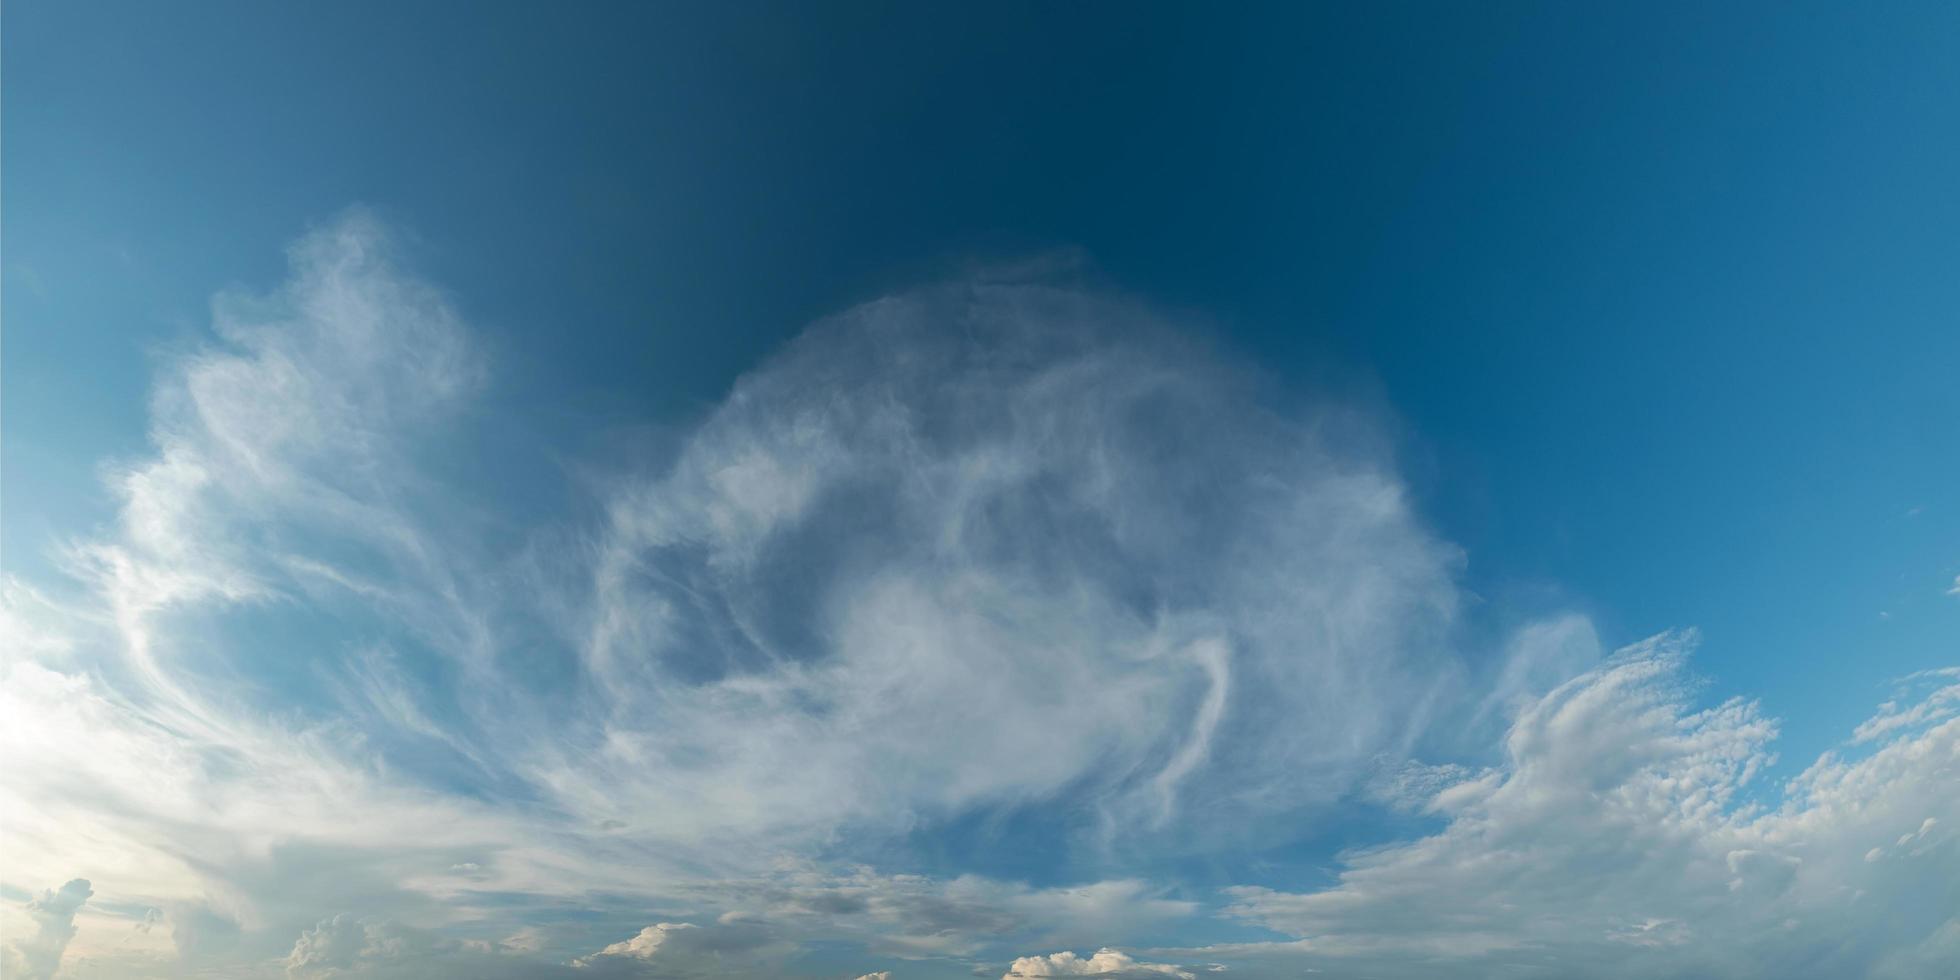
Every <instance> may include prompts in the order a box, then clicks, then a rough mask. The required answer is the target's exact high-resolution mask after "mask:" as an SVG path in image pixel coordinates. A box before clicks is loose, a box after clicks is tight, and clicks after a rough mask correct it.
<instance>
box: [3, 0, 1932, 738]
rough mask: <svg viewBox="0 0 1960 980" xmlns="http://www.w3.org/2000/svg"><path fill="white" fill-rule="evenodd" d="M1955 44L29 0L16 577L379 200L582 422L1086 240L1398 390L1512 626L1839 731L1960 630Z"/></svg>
mask: <svg viewBox="0 0 1960 980" xmlns="http://www.w3.org/2000/svg"><path fill="white" fill-rule="evenodd" d="M1956 34H1960V9H1956V8H1955V7H1954V6H1953V5H1950V4H1908V3H1885V4H1878V5H1835V6H1826V5H1814V4H1796V5H1792V4H1744V3H1729V4H1716V5H1707V4H1688V3H1662V4H1631V3H1623V4H1525V3H1502V4H1474V5H1472V4H1456V5H1451V4H1366V5H1364V4H1345V5H1332V4H1322V5H1307V4H1286V5H1238V6H1227V7H1224V8H1217V7H1211V8H1206V9H1203V10H1199V9H1197V8H1186V9H1183V10H1178V9H1171V8H1156V7H1153V6H1150V5H1115V4H1072V5H1022V4H998V5H986V6H984V7H982V6H979V5H974V6H969V7H965V8H961V9H947V8H946V7H945V6H944V5H924V6H921V5H876V4H869V3H852V4H790V5H780V6H762V5H754V4H738V5H705V4H702V5H655V6H635V7H628V6H625V5H619V6H615V7H600V6H595V5H580V6H574V7H571V8H562V9H547V8H546V7H543V6H539V5H526V6H520V5H493V4H477V5H465V6H455V7H445V6H440V5H436V4H381V3H332V4H326V3H321V4H258V3H212V2H200V3H196V4H101V3H32V2H18V3H12V4H9V5H8V10H7V30H6V34H5V52H4V57H5V62H4V64H5V92H6V105H5V110H6V111H5V119H4V127H5V129H4V139H5V143H4V145H5V152H6V158H5V172H4V181H5V184H4V192H5V200H4V205H5V221H6V224H5V235H6V238H5V248H6V279H5V284H4V285H5V310H4V313H5V322H6V328H7V332H6V348H5V355H6V382H7V384H6V388H5V412H6V414H5V419H6V433H5V435H6V444H7V453H8V459H7V467H6V474H5V480H6V486H5V490H6V514H5V530H6V547H7V552H8V554H7V561H8V564H9V566H10V567H12V568H32V567H36V566H38V564H39V562H40V558H39V555H40V553H41V552H42V550H43V548H44V545H45V543H46V542H48V541H49V540H51V539H53V538H56V537H59V536H62V535H68V534H73V533H76V532H77V530H78V529H81V528H86V527H87V526H88V525H89V524H91V523H93V522H97V521H100V520H103V519H105V518H106V515H107V514H108V506H109V505H108V501H107V500H106V498H104V497H102V496H101V495H100V494H99V492H97V491H92V490H91V489H90V488H91V487H92V486H93V479H94V478H93V473H94V468H95V467H96V466H97V465H98V461H99V460H101V459H103V458H105V457H118V456H128V455H131V454H134V453H137V452H139V451H140V450H141V448H142V446H143V439H144V427H145V422H144V411H145V398H144V396H143V394H142V393H143V392H144V391H145V390H146V384H147V379H148V378H149V376H150V374H151V371H152V369H153V367H154V356H155V354H156V352H157V351H159V350H167V349H171V348H173V347H180V346H182V345H184V344H187V343H192V342H195V341H196V340H197V339H198V338H199V337H200V336H201V331H202V330H203V324H204V322H205V320H206V307H207V303H208V298H209V296H210V294H211V293H212V292H213V290H214V289H217V288H220V287H223V286H225V285H227V284H232V283H247V284H254V285H259V286H262V285H264V284H266V283H269V282H272V281H276V279H277V278H278V277H279V275H280V268H281V263H282V258H281V255H280V252H279V249H280V246H281V245H282V244H283V243H285V242H287V241H290V240H291V239H292V237H293V236H294V235H295V234H296V233H297V232H298V231H299V230H302V229H304V228H306V227H308V226H310V225H317V224H318V223H320V222H322V221H324V220H326V219H327V218H329V217H331V216H332V215H334V214H336V213H338V212H339V211H340V209H342V208H344V207H345V206H347V205H348V204H350V203H355V202H362V203H365V204H367V205H369V206H371V207H373V208H375V209H376V210H377V211H378V212H379V213H380V214H382V215H383V216H385V217H386V219H387V220H389V221H390V222H391V223H393V224H395V225H396V226H397V227H400V228H403V229H407V230H408V231H409V232H411V233H412V234H413V235H414V236H415V253H416V259H417V265H418V268H420V269H421V270H422V271H423V272H424V273H425V274H427V275H428V276H429V278H431V279H432V280H434V281H436V282H439V283H442V284H444V286H445V287H447V288H448V289H450V290H452V291H453V293H454V296H455V299H456V302H457V303H458V304H459V305H460V306H461V307H462V309H463V310H464V312H465V313H466V314H467V315H468V316H469V317H470V318H471V319H472V321H473V322H474V323H476V324H477V325H478V326H479V327H480V328H482V329H484V330H485V331H486V332H487V333H488V334H489V335H490V337H491V338H492V343H493V345H494V346H495V348H496V352H497V358H498V371H499V378H500V380H499V384H500V385H502V386H503V389H502V390H503V391H504V392H505V393H506V395H508V396H509V397H508V400H507V401H505V402H504V403H503V405H504V410H505V411H507V412H508V414H509V419H510V420H511V424H513V425H521V426H522V427H524V429H525V430H526V431H529V432H531V433H533V434H534V435H535V436H536V438H537V439H538V440H539V441H548V442H562V441H564V440H573V441H576V440H578V439H582V438H587V436H584V435H581V434H583V433H590V432H592V431H594V430H595V429H604V428H606V427H607V426H613V425H620V426H624V425H630V424H637V423H638V422H640V421H642V420H645V419H648V418H654V419H661V420H668V421H675V422H678V421H684V420H686V419H688V418H690V417H692V416H694V415H697V414H698V413H699V412H701V411H702V410H704V408H705V407H706V406H708V405H710V404H712V403H713V401H714V400H715V399H717V398H718V397H719V396H720V394H721V393H722V392H723V391H725V390H726V388H727V386H728V385H729V384H730V382H731V381H732V379H733V378H734V377H735V376H736V375H737V374H738V373H739V372H740V371H742V370H743V369H745V368H747V367H749V366H751V365H753V364H754V363H755V362H756V361H758V360H759V359H760V358H762V357H763V356H765V355H766V354H767V353H768V352H769V351H771V350H773V349H774V348H776V347H777V345H779V344H780V343H781V342H782V341H783V340H784V339H786V338H787V337H789V336H791V335H793V334H794V333H795V332H796V331H797V330H799V329H800V327H801V326H802V325H803V324H804V323H806V322H807V321H809V320H811V319H812V318H815V317H817V316H820V315H823V314H826V313H829V312H833V311H835V310H837V309H840V308H842V307H844V306H846V305H848V304H850V303H852V302H855V301H859V300H862V299H866V298H869V297H872V296H876V295H878V294H880V293H882V292H885V291H888V290H891V289H894V288H900V287H904V286H908V285H911V284H913V283H916V282H919V281H922V280H926V279H930V278H932V277H934V276H937V275H940V274H944V273H946V272H948V271H951V270H955V269H958V268H960V267H962V266H963V265H965V264H967V263H971V262H974V261H991V260H999V259H1011V258H1017V257H1022V256H1026V255H1029V254H1039V253H1042V252H1045V251H1048V250H1052V249H1057V248H1079V249H1080V250H1082V252H1083V253H1084V254H1085V255H1086V256H1088V258H1089V260H1090V261H1092V262H1093V263H1094V265H1095V267H1096V268H1097V269H1098V270H1099V272H1100V274H1101V276H1102V277H1103V278H1105V279H1106V280H1107V281H1108V282H1110V283H1112V284H1114V285H1116V286H1118V287H1120V288H1122V289H1125V290H1127V291H1130V292H1132V293H1135V294H1137V295H1140V296H1142V297H1145V298H1146V299H1148V300H1150V301H1153V302H1156V303H1158V304H1162V305H1165V306H1168V307H1172V308H1177V309H1183V310H1189V311H1194V312H1195V313H1196V314H1198V315H1200V316H1202V317H1205V318H1207V319H1208V321H1209V322H1211V323H1213V324H1214V326H1215V330H1216V332H1217V333H1218V335H1219V336H1220V338H1221V344H1222V346H1224V347H1226V348H1228V349H1233V350H1236V351H1239V352H1241V353H1243V354H1245V355H1247V356H1249V357H1251V358H1254V359H1256V360H1257V361H1258V362H1260V363H1261V364H1263V365H1264V367H1265V368H1266V369H1267V370H1269V371H1270V372H1271V374H1272V375H1274V376H1275V377H1277V378H1279V379H1280V380H1281V381H1282V382H1283V383H1288V384H1298V385H1303V386H1304V385H1314V386H1319V385H1334V386H1337V387H1343V388H1347V389H1350V390H1351V391H1354V392H1360V393H1361V396H1363V397H1368V398H1371V399H1376V400H1378V401H1379V403H1381V404H1383V405H1385V406H1387V407H1388V408H1389V409H1390V410H1392V411H1393V412H1394V413H1396V415H1397V417H1398V418H1399V420H1400V422H1401V423H1402V425H1403V427H1404V434H1405V436H1406V445H1405V454H1406V456H1407V460H1408V462H1407V467H1408V469H1409V471H1410V472H1411V473H1412V474H1414V478H1415V480H1416V482H1417V486H1418V489H1419V491H1420V493H1421V496H1422V501H1421V503H1422V509H1423V512H1424V514H1425V515H1426V517H1427V518H1428V519H1429V520H1430V521H1431V522H1433V523H1434V524H1435V526H1437V527H1438V528H1439V530H1440V532H1441V533H1442V534H1443V535H1444V536H1445V537H1446V538H1448V539H1450V540H1453V541H1455V542H1457V543H1459V544H1461V545H1462V546H1463V547H1464V548H1465V549H1466V550H1467V553H1468V556H1469V564H1468V569H1467V573H1466V581H1467V582H1468V583H1469V584H1470V586H1471V587H1472V588H1473V589H1474V590H1475V591H1477V592H1478V593H1480V594H1482V595H1485V596H1487V597H1489V598H1491V599H1493V600H1497V601H1496V602H1494V603H1493V606H1492V608H1493V609H1501V610H1505V611H1504V612H1492V613H1490V615H1492V616H1494V617H1496V618H1500V619H1501V618H1504V617H1506V616H1511V617H1515V616H1518V615H1522V614H1524V613H1526V612H1529V611H1532V610H1535V609H1538V608H1548V607H1551V606H1554V605H1567V604H1575V603H1576V604H1578V605H1580V606H1582V607H1584V608H1587V609H1589V610H1590V611H1591V612H1592V613H1593V614H1594V615H1595V616H1596V617H1597V618H1598V619H1599V621H1600V622H1601V623H1602V626H1603V629H1604V630H1605V631H1606V633H1607V636H1606V639H1607V640H1608V641H1609V643H1615V642H1622V641H1627V640H1631V639H1635V638H1638V637H1640V636H1644V635H1647V634H1649V633H1651V632H1654V631H1656V630H1659V629H1663V628H1668V627H1674V626H1690V625H1692V626H1699V627H1700V628H1701V629H1702V630H1703V631H1704V633H1705V635H1706V641H1707V642H1706V645H1705V648H1704V650H1703V652H1702V654H1701V656H1700V657H1699V659H1698V660H1697V665H1698V667H1699V669H1701V670H1702V671H1703V672H1704V673H1706V674H1707V675H1709V676H1711V677H1713V678H1714V679H1715V680H1716V689H1717V690H1718V691H1719V692H1722V693H1728V692H1732V691H1744V692H1751V693H1754V694H1759V695H1761V696H1762V697H1763V698H1764V700H1765V704H1766V706H1767V708H1768V709H1769V710H1770V711H1771V712H1772V713H1774V714H1777V715H1780V716H1783V717H1786V718H1795V719H1800V720H1801V722H1800V723H1799V724H1792V725H1791V726H1789V733H1788V735H1787V736H1786V747H1787V748H1788V749H1789V750H1790V753H1791V755H1793V756H1794V757H1795V758H1798V759H1804V758H1808V757H1809V756H1810V755H1811V754H1812V753H1813V752H1814V751H1815V750H1816V749H1818V748H1821V747H1823V746H1825V745H1827V744H1829V743H1830V742H1832V741H1834V740H1835V739H1837V738H1839V737H1841V736H1842V734H1843V733H1844V732H1845V731H1847V730H1848V728H1849V726H1850V725H1851V724H1853V723H1855V722H1856V720H1857V719H1859V718H1861V717H1863V716H1864V714H1865V713H1866V712H1867V711H1868V710H1869V708H1870V705H1871V703H1872V702H1873V701H1874V700H1876V699H1877V698H1878V697H1880V696H1881V694H1882V690H1881V684H1882V681H1883V679H1884V678H1887V677H1890V676H1893V675H1897V674H1900V673H1903V672H1905V671H1908V670H1912V669H1917V668H1920V667H1924V666H1930V665H1932V664H1934V663H1937V662H1940V661H1941V660H1942V658H1950V656H1951V655H1952V653H1953V643H1954V638H1955V637H1956V636H1960V600H1955V599H1953V598H1951V597H1948V596H1946V595H1944V594H1943V593H1944V591H1945V589H1946V588H1947V587H1948V585H1949V584H1950V583H1951V582H1952V580H1953V577H1954V575H1955V573H1956V572H1960V492H1957V491H1960V329H1957V328H1960V319H1957V317H1960V274H1956V272H1960V262H1957V261H1956V260H1960V182H1956V181H1955V179H1954V175H1955V174H1956V173H1960V58H1954V57H1953V56H1952V55H1953V45H1954V38H1955V36H1956ZM505 475H506V476H508V477H509V478H511V479H515V480H520V481H522V480H528V479H531V477H529V476H527V475H526V474H522V473H510V474H505ZM549 483H550V481H545V480H540V481H539V486H540V487H545V486H548V485H549ZM539 492H541V493H543V492H548V491H546V490H543V489H541V490H540V491H539ZM1881 613H1885V614H1887V615H1886V616H1885V617H1884V618H1882V617H1881Z"/></svg>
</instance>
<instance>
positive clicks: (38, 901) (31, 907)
mask: <svg viewBox="0 0 1960 980" xmlns="http://www.w3.org/2000/svg"><path fill="white" fill-rule="evenodd" d="M93 894H95V890H94V889H93V888H92V887H91V886H90V885H89V882H88V879H86V878H76V879H73V880H71V881H69V882H68V883H67V884H65V885H62V886H61V887H60V888H59V889H56V890H53V891H46V892H42V893H41V895H40V897H39V898H35V899H33V900H31V901H29V902H28V903H27V907H26V911H27V917H28V919H30V920H31V921H32V922H33V923H34V934H33V935H31V936H22V937H20V938H18V939H15V940H14V941H12V942H11V943H8V944H7V947H6V949H5V951H4V953H5V956H4V962H5V965H6V969H5V970H4V971H0V972H4V973H5V974H6V975H7V976H10V977H16V978H19V980H48V978H50V977H53V976H54V975H55V974H56V973H57V972H59V971H60V970H61V957H62V954H64V953H66V952H67V951H68V943H69V941H70V940H72V939H74V938H75V913H76V912H79V911H81V908H82V905H83V903H85V902H87V901H88V900H89V896H91V895H93Z"/></svg>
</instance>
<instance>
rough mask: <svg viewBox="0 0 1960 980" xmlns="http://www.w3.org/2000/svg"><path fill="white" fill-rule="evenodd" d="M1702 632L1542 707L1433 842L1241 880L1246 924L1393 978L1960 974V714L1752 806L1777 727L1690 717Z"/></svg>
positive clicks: (1457, 804) (1932, 715)
mask: <svg viewBox="0 0 1960 980" xmlns="http://www.w3.org/2000/svg"><path fill="white" fill-rule="evenodd" d="M1691 640H1692V638H1691V637H1689V636H1684V635H1669V636H1663V637H1659V638H1656V639H1654V640H1652V641H1649V642H1647V643H1643V644H1640V645H1637V646H1635V647H1632V648H1629V649H1627V650H1624V651H1621V652H1620V653H1619V654H1617V655H1615V657H1613V658H1612V659H1611V660H1610V661H1609V662H1607V663H1606V664H1605V665H1603V666H1601V667H1600V668H1598V669H1597V670H1595V671H1592V672H1589V673H1587V674H1585V675H1582V676H1580V677H1578V678H1576V679H1574V680H1572V681H1570V682H1568V683H1566V684H1564V685H1561V686H1560V687H1558V688H1557V689H1555V690H1554V691H1552V692H1551V693H1550V694H1548V695H1546V696H1545V697H1543V698H1541V699H1539V700H1537V701H1536V702H1535V703H1533V704H1531V705H1530V706H1529V707H1528V708H1526V709H1525V710H1524V711H1523V712H1522V713H1521V714H1520V715H1519V716H1518V718H1517V721H1516V722H1515V724H1514V725H1513V726H1512V727H1511V730H1510V733H1509V736H1508V738H1507V740H1506V742H1505V756H1506V758H1505V762H1504V764H1503V765H1502V766H1501V767H1500V768H1499V769H1497V770H1494V771H1492V772H1489V773H1485V774H1468V773H1466V774H1465V778H1464V779H1463V780H1462V781H1460V782H1457V783H1455V784H1454V785H1449V786H1446V787H1443V788H1441V789H1437V790H1435V791H1434V792H1433V793H1432V795H1431V797H1430V800H1429V803H1428V806H1429V807H1430V808H1431V809H1432V811H1433V812H1436V813H1438V814H1441V815H1444V816H1446V817H1447V819H1448V821H1449V822H1448V825H1447V826H1446V827H1445V828H1444V829H1443V830H1442V831H1441V832H1439V833H1437V834H1436V835H1434V836H1432V837H1427V838H1424V839H1422V840H1419V841H1414V842H1411V843H1406V844H1398V845H1391V846H1386V847H1381V848H1376V849H1371V850H1366V851H1361V852H1357V853H1354V854H1352V855H1350V856H1349V857H1348V859H1347V868H1346V870H1344V871H1343V872H1342V873H1341V876H1340V880H1339V883H1338V884H1337V885H1335V886H1334V887H1331V888H1328V889H1325V890H1322V891H1314V892H1286V891H1279V890H1274V889H1270V888H1263V887H1246V888H1238V889H1234V890H1232V893H1231V894H1232V896H1233V898H1234V904H1233V905H1232V906H1231V907H1230V909H1229V913H1230V914H1231V915H1234V916H1236V917H1238V918H1241V919H1244V920H1248V921H1250V922H1254V923H1257V924H1259V925H1262V926H1265V927H1267V928H1270V929H1273V930H1275V931H1277V932H1280V933H1282V934H1285V935H1288V936H1293V937H1298V940H1297V941H1296V942H1295V943H1293V944H1290V945H1286V946H1285V948H1283V949H1270V950H1266V951H1265V952H1267V953H1285V954H1286V955H1287V956H1288V957H1289V958H1293V959H1295V960H1297V959H1298V958H1300V957H1306V958H1308V959H1314V958H1321V959H1327V960H1333V961H1336V962H1341V963H1345V964H1348V966H1349V967H1350V968H1352V969H1364V968H1365V969H1366V970H1367V971H1368V972H1369V973H1371V974H1373V975H1380V976H1411V977H1414V976H1433V975H1435V974H1436V973H1437V972H1438V971H1443V972H1460V971H1465V970H1470V971H1474V972H1480V973H1481V972H1491V971H1503V972H1506V973H1507V974H1512V975H1569V974H1570V972H1571V971H1572V970H1573V969H1574V968H1575V965H1578V964H1584V969H1585V970H1587V971H1589V972H1590V973H1591V974H1593V975H1598V976H1635V977H1654V976H1683V975H1694V976H1710V977H1724V976H1730V977H1749V976H1763V975H1792V976H1794V975H1817V976H1824V975H1828V976H1864V975H1874V976H1899V977H1906V976H1924V975H1928V974H1927V973H1925V972H1924V971H1925V970H1926V969H1927V968H1928V966H1929V965H1930V964H1944V965H1945V967H1946V968H1949V969H1950V967H1951V966H1952V965H1954V964H1956V963H1960V959H1957V958H1956V957H1960V945H1956V943H1955V938H1956V933H1960V927H1956V925H1955V923H1956V921H1960V919H1956V911H1955V910H1956V909H1960V892H1956V885H1955V884H1954V883H1955V882H1956V881H1960V842H1957V841H1956V839H1955V838H1954V837H1953V836H1952V835H1951V833H1950V832H1949V831H1948V830H1946V828H1949V827H1951V826H1952V824H1953V821H1954V819H1955V817H1956V816H1960V720H1956V719H1954V718H1953V717H1952V712H1950V711H1920V710H1918V709H1917V708H1916V707H1914V708H1893V709H1892V710H1890V711H1889V712H1888V713H1887V714H1884V715H1881V716H1880V717H1881V718H1888V719H1897V721H1896V723H1888V724H1887V725H1886V726H1884V728H1883V733H1884V738H1883V740H1881V741H1880V744H1878V746H1877V747H1876V748H1875V749H1874V750H1873V751H1871V753H1870V754H1869V755H1866V756H1864V757H1862V758H1858V759H1855V760H1854V759H1846V758H1842V757H1840V756H1838V755H1836V754H1830V755H1826V756H1825V757H1823V758H1822V759H1820V760H1819V761H1818V762H1817V763H1816V764H1815V765H1813V766H1811V767H1810V768H1808V769H1806V770H1805V771H1804V772H1803V773H1801V774H1800V775H1798V776H1796V777H1794V778H1792V779H1791V780H1790V781H1789V782H1788V783H1787V785H1786V786H1785V787H1783V794H1782V795H1783V801H1782V802H1781V803H1780V804H1778V805H1776V806H1774V807H1773V808H1772V807H1769V806H1767V805H1766V804H1764V803H1762V802H1759V801H1756V800H1753V799H1749V798H1747V792H1748V790H1749V788H1750V787H1751V784H1752V781H1753V780H1755V778H1756V777H1757V776H1758V775H1759V773H1760V772H1761V770H1762V767H1763V766H1764V765H1765V764H1766V763H1767V762H1769V761H1770V758H1771V757H1770V755H1769V743H1770V740H1771V739H1772V738H1773V737H1774V736H1775V734H1776V726H1775V725H1774V724H1773V723H1772V722H1771V721H1769V720H1768V719H1766V718H1765V717H1763V715H1762V714H1761V713H1760V711H1759V710H1758V708H1757V707H1756V706H1755V705H1754V704H1752V703H1749V702H1746V701H1742V700H1732V701H1729V702H1726V703H1723V704H1721V705H1718V706H1716V707H1713V708H1709V709H1705V710H1698V711H1697V710H1691V709H1690V708H1689V706H1688V704H1689V697H1688V692H1689V690H1690V687H1689V685H1687V684H1686V683H1685V682H1684V681H1683V677H1682V672H1683V658H1684V657H1685V655H1686V651H1687V648H1688V647H1689V645H1690V644H1691ZM1947 690H1950V689H1947V688H1943V689H1942V692H1944V691H1947ZM1948 697H1950V695H1945V694H1941V693H1936V694H1935V695H1934V696H1933V697H1932V698H1929V700H1928V701H1927V702H1925V703H1927V704H1931V703H1935V702H1936V701H1938V702H1940V703H1944V698H1948ZM1860 731H1861V732H1867V733H1868V734H1870V737H1869V738H1865V739H1864V740H1866V741H1872V740H1876V739H1878V738H1879V736H1878V735H1877V734H1875V733H1869V731H1868V729H1861V730H1860ZM1217 951H1219V950H1216V949H1215V950H1214V952H1217ZM1228 952H1229V951H1228ZM1236 952H1238V953H1239V954H1241V955H1252V956H1255V957H1256V956H1257V955H1259V954H1260V953H1261V950H1259V949H1257V948H1256V947H1242V948H1240V949H1238V950H1237V951H1236Z"/></svg>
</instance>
